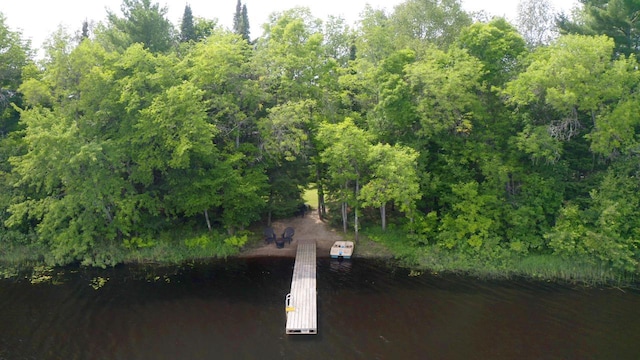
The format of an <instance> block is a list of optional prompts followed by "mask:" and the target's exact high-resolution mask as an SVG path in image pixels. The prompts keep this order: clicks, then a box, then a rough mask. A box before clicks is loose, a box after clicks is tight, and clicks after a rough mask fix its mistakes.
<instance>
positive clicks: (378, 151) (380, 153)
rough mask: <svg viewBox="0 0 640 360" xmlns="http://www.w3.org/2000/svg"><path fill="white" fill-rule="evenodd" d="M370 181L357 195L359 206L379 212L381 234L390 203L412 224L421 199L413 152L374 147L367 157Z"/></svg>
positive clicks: (385, 223)
mask: <svg viewBox="0 0 640 360" xmlns="http://www.w3.org/2000/svg"><path fill="white" fill-rule="evenodd" d="M368 157H369V159H368V161H369V169H370V173H369V176H371V180H369V182H367V183H366V184H365V185H364V186H363V187H362V190H361V192H360V199H361V200H362V201H363V203H362V206H373V207H377V208H379V209H380V220H381V223H382V230H385V229H386V227H387V214H386V209H387V204H388V203H390V202H393V203H394V204H395V205H396V206H397V207H398V208H399V209H400V211H402V212H404V213H405V214H406V216H407V217H408V218H409V219H410V220H411V221H412V220H413V217H414V216H415V210H416V209H415V202H416V200H417V199H419V198H420V189H419V184H418V174H417V164H416V160H417V157H418V154H417V153H416V151H415V150H413V149H411V148H408V147H403V146H400V145H395V146H390V145H389V144H377V145H374V146H373V147H372V148H371V150H370V153H369V156H368Z"/></svg>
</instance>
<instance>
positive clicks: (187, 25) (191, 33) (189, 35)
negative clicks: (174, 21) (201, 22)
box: [180, 4, 196, 42]
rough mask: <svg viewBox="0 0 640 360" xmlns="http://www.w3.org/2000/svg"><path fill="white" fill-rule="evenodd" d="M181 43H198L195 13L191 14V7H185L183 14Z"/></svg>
mask: <svg viewBox="0 0 640 360" xmlns="http://www.w3.org/2000/svg"><path fill="white" fill-rule="evenodd" d="M180 41H182V42H187V41H196V29H195V26H194V24H193V13H192V12H191V6H190V5H189V4H187V5H185V7H184V13H183V14H182V23H180Z"/></svg>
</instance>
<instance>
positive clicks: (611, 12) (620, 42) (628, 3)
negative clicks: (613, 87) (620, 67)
mask: <svg viewBox="0 0 640 360" xmlns="http://www.w3.org/2000/svg"><path fill="white" fill-rule="evenodd" d="M581 3H582V4H583V6H582V12H583V13H582V14H581V15H582V16H579V17H577V18H575V19H570V18H568V17H567V16H566V15H563V16H561V17H560V19H559V21H558V25H559V27H560V30H561V31H562V32H563V33H567V34H582V35H605V36H607V37H609V38H611V39H613V41H615V44H616V49H615V53H616V55H623V56H629V55H631V54H636V55H638V53H639V50H640V19H638V11H640V3H638V1H635V0H609V1H602V0H582V1H581Z"/></svg>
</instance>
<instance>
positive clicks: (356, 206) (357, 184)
mask: <svg viewBox="0 0 640 360" xmlns="http://www.w3.org/2000/svg"><path fill="white" fill-rule="evenodd" d="M359 191H360V183H359V182H358V178H356V205H355V209H354V214H355V215H354V218H355V226H354V228H355V231H356V236H355V241H356V243H357V242H358V193H359Z"/></svg>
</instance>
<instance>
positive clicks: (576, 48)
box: [0, 0, 640, 277]
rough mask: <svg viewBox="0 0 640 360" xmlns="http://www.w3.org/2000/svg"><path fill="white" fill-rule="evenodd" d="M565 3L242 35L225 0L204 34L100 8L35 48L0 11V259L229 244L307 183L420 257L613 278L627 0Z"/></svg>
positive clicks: (622, 181) (276, 18)
mask: <svg viewBox="0 0 640 360" xmlns="http://www.w3.org/2000/svg"><path fill="white" fill-rule="evenodd" d="M581 3H582V5H581V6H580V8H578V9H576V10H575V11H574V13H572V14H554V13H552V12H551V8H550V7H549V4H548V2H546V1H535V0H524V1H521V3H520V5H519V11H520V15H519V16H518V21H517V24H511V23H509V22H508V21H506V20H505V19H503V18H488V17H487V16H485V15H483V14H469V13H467V12H465V11H463V9H462V8H461V5H460V2H459V1H458V0H407V1H406V2H404V3H402V4H400V5H398V6H397V7H395V9H394V10H393V11H392V12H386V11H383V10H379V9H374V8H371V7H367V8H365V9H363V12H362V15H361V19H360V20H359V22H358V23H357V24H355V25H351V24H347V23H346V22H345V21H344V20H343V19H341V18H338V17H331V18H328V19H326V20H320V19H317V18H315V17H314V16H313V15H312V14H311V13H310V11H309V10H308V9H305V8H294V9H291V10H288V11H285V12H282V13H274V14H272V15H271V16H270V18H269V21H268V23H266V24H264V25H263V31H262V34H261V35H260V36H259V37H255V38H252V37H251V33H250V27H249V22H248V16H247V11H250V10H251V9H250V8H249V9H247V7H246V6H243V5H242V4H241V2H240V1H238V6H237V10H236V14H235V16H234V26H233V29H224V28H222V27H220V26H219V25H217V21H216V20H215V19H214V20H210V19H207V18H202V17H197V16H194V15H193V12H192V9H191V8H190V7H189V6H186V8H185V11H184V16H183V19H182V21H181V23H180V24H179V26H175V25H174V24H172V23H171V22H170V21H169V20H167V18H166V13H167V9H166V8H162V7H161V6H159V5H158V4H157V3H152V2H151V0H123V3H122V7H121V13H108V14H107V20H106V21H105V22H104V23H98V24H95V23H88V22H85V23H84V24H79V26H78V27H79V29H80V25H82V28H81V30H78V31H77V32H75V33H70V32H69V31H67V30H65V29H61V30H60V31H58V32H56V33H55V34H52V35H51V36H50V38H49V40H48V42H47V44H46V46H45V48H44V49H43V52H44V54H45V55H44V57H43V58H42V59H35V58H34V55H33V49H31V48H30V45H29V44H28V42H26V41H25V40H24V39H22V37H21V33H20V32H18V31H15V30H11V29H9V28H8V27H7V26H6V25H5V18H4V17H3V16H1V15H0V87H1V89H0V90H1V92H0V243H1V245H0V253H3V255H4V256H5V257H6V256H7V254H9V253H11V252H13V253H16V252H18V253H21V254H39V255H38V256H40V257H41V258H42V259H43V260H44V261H45V262H47V263H49V264H56V265H58V264H69V263H82V264H87V265H95V266H105V265H113V264H116V263H119V262H122V261H124V260H126V259H132V258H144V257H145V256H153V254H154V253H155V254H156V255H158V254H159V253H162V252H167V251H170V250H171V249H172V248H184V249H195V250H193V251H195V253H196V254H202V253H203V251H204V252H206V251H209V252H208V253H210V254H213V255H215V254H218V255H219V254H229V253H232V252H233V251H236V250H237V249H238V248H240V247H242V246H243V245H244V244H245V242H246V241H247V239H251V238H252V236H251V234H250V232H249V230H250V229H251V228H252V226H255V224H264V223H267V222H269V221H271V219H272V218H278V217H284V216H290V215H291V214H293V213H294V212H295V211H296V208H297V207H298V206H299V204H300V203H301V202H302V201H303V200H302V196H303V193H304V191H305V189H309V188H314V189H317V192H318V204H319V205H318V207H319V211H320V213H321V215H322V216H324V217H326V218H327V219H330V220H331V221H333V222H334V223H335V224H336V226H339V227H341V228H343V229H344V230H345V231H348V232H353V231H356V232H360V233H361V234H364V235H367V237H370V238H371V239H375V240H377V241H381V242H384V243H385V244H387V245H388V246H389V247H390V248H391V249H393V250H394V251H396V253H397V254H398V256H401V257H403V258H405V259H407V260H408V261H410V262H411V263H413V264H417V265H422V266H424V267H427V268H431V269H435V270H438V269H446V268H449V269H462V270H468V269H469V268H473V267H478V266H484V267H487V266H488V267H489V268H490V269H493V270H497V271H510V270H511V269H517V268H518V269H524V268H527V266H532V268H531V270H529V271H530V272H531V273H533V274H535V273H536V272H538V271H541V269H543V268H544V267H545V266H546V267H554V266H558V265H557V264H563V265H562V266H565V269H569V270H571V269H573V270H575V269H593V271H594V274H599V275H597V276H603V275H602V274H608V275H607V276H632V277H633V275H634V274H637V273H638V271H639V269H640V268H639V265H638V260H639V259H640V251H639V241H640V141H639V140H640V139H639V138H638V135H636V132H637V131H640V92H639V90H640V88H639V86H640V72H639V70H638V61H637V58H636V56H637V54H638V52H639V51H640V18H639V17H638V14H639V13H640V2H638V1H627V0H611V1H600V0H597V1H596V0H581ZM194 10H197V9H194ZM207 249H208V250H207ZM234 249H235V250H234ZM205 250H206V251H205ZM145 254H146V255H145ZM23 256H25V257H28V256H30V255H23ZM158 256H159V255H158ZM569 270H567V271H569ZM560 271H564V270H560ZM570 276H573V275H570Z"/></svg>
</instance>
